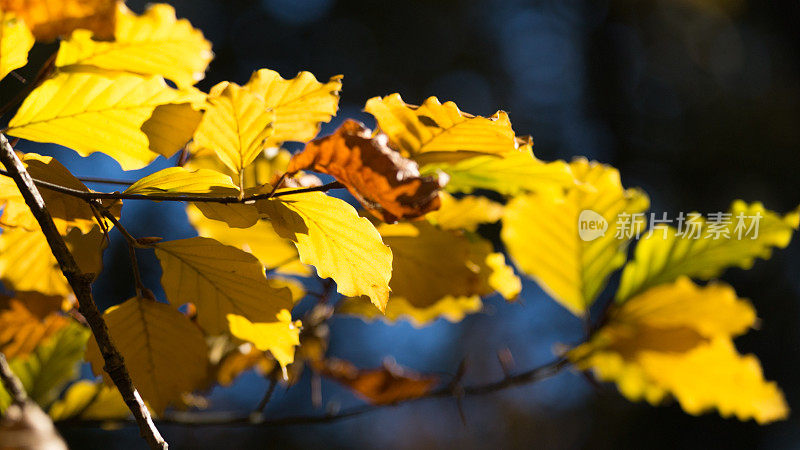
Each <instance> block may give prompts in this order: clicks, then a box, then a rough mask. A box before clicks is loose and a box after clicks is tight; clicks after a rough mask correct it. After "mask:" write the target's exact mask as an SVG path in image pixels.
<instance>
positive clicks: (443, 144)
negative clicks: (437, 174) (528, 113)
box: [364, 94, 517, 165]
mask: <svg viewBox="0 0 800 450" xmlns="http://www.w3.org/2000/svg"><path fill="white" fill-rule="evenodd" d="M364 110H365V111H367V112H368V113H370V114H372V115H373V116H375V120H377V122H378V127H379V128H380V130H381V131H382V132H384V133H386V135H387V136H389V142H390V143H391V146H392V148H396V149H398V150H400V151H401V152H402V153H403V156H407V157H410V158H412V159H414V160H416V161H417V162H418V163H419V164H420V165H424V164H428V163H435V162H455V161H459V160H461V159H464V158H469V157H473V156H478V155H481V154H490V155H495V156H499V155H506V154H513V153H514V152H516V151H517V144H516V140H515V136H514V130H512V129H511V122H510V121H509V119H508V114H506V113H505V112H503V111H498V112H497V113H495V114H494V115H493V116H492V117H490V118H485V117H480V116H473V115H471V114H467V113H464V112H461V111H460V110H459V109H458V106H456V104H455V103H453V102H446V103H444V104H442V103H440V102H439V99H437V98H436V97H430V98H428V99H427V100H425V102H423V103H422V105H420V106H413V105H408V104H406V103H405V102H404V101H403V99H402V98H401V97H400V94H392V95H389V96H386V97H383V98H380V97H374V98H371V99H369V100H368V101H367V105H366V107H365V108H364Z"/></svg>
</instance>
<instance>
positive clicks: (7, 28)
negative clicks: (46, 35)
mask: <svg viewBox="0 0 800 450" xmlns="http://www.w3.org/2000/svg"><path fill="white" fill-rule="evenodd" d="M31 47H33V35H32V34H31V32H30V30H28V27H26V26H25V22H24V21H23V20H21V19H18V18H17V17H16V16H15V15H14V14H13V13H11V14H9V13H8V12H7V11H6V10H5V8H0V80H2V79H3V78H5V76H6V75H8V73H9V72H11V71H12V70H14V69H19V68H20V67H24V66H25V64H27V63H28V51H29V50H30V49H31Z"/></svg>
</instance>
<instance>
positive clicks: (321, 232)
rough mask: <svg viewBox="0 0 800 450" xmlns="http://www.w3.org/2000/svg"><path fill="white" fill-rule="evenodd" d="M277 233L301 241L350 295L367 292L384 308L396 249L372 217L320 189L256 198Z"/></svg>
mask: <svg viewBox="0 0 800 450" xmlns="http://www.w3.org/2000/svg"><path fill="white" fill-rule="evenodd" d="M257 205H258V208H259V210H260V211H261V212H262V213H264V214H266V215H267V216H268V217H269V219H270V220H271V221H272V225H273V227H275V231H276V232H277V233H278V235H279V236H281V237H284V238H286V239H290V240H291V241H292V242H294V243H295V245H296V246H297V251H298V252H299V254H300V261H301V262H303V263H305V264H311V265H312V266H314V267H316V268H317V274H318V275H319V276H320V277H321V278H328V277H330V278H333V280H334V281H335V282H336V285H337V290H338V291H339V292H340V293H341V294H343V295H346V296H351V297H357V296H361V295H366V296H368V297H369V298H370V300H371V301H372V303H373V304H374V305H375V306H377V307H378V309H380V310H381V311H383V309H384V308H385V307H386V301H387V300H388V299H389V279H390V278H391V276H392V251H391V250H390V249H389V247H387V246H385V245H384V244H383V241H382V240H381V236H380V234H378V231H377V230H376V229H375V227H374V226H373V225H372V224H371V223H370V222H369V220H367V219H365V218H363V217H359V216H358V213H357V212H356V210H355V209H354V208H353V207H352V206H350V205H349V204H348V203H347V202H345V201H343V200H339V199H338V198H334V197H330V196H327V195H325V194H323V193H321V192H308V193H303V194H293V195H284V196H281V197H279V198H275V199H272V200H261V201H259V202H258V203H257Z"/></svg>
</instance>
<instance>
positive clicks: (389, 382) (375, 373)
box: [316, 358, 438, 405]
mask: <svg viewBox="0 0 800 450" xmlns="http://www.w3.org/2000/svg"><path fill="white" fill-rule="evenodd" d="M316 369H317V371H318V372H319V373H320V374H321V375H323V376H326V377H328V378H331V379H333V380H336V381H337V382H339V383H341V384H343V385H345V386H347V387H349V388H350V389H352V390H353V391H354V392H355V393H357V394H358V395H359V396H361V397H363V398H364V399H365V400H367V401H369V402H370V403H372V404H374V405H388V404H392V403H397V402H401V401H403V400H410V399H412V398H417V397H422V396H423V395H425V394H427V393H428V392H430V391H431V389H433V387H434V386H436V383H437V382H438V378H437V377H435V376H433V375H423V374H419V373H416V372H413V371H411V370H408V369H405V368H403V367H401V366H399V365H397V364H396V363H395V362H393V361H384V363H383V366H381V367H379V368H376V369H359V368H357V367H356V366H354V365H353V364H352V363H350V362H348V361H344V360H341V359H335V358H329V359H326V360H324V361H322V362H320V363H318V364H316Z"/></svg>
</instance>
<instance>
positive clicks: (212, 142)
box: [194, 81, 275, 173]
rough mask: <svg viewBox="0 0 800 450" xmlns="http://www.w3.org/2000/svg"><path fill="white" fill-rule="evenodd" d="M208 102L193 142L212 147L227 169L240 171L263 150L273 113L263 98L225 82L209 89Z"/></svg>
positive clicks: (270, 133)
mask: <svg viewBox="0 0 800 450" xmlns="http://www.w3.org/2000/svg"><path fill="white" fill-rule="evenodd" d="M208 102H209V106H208V108H207V109H206V112H205V113H204V114H203V119H202V120H201V121H200V126H198V127H197V131H195V133H194V142H195V144H196V145H197V146H198V147H200V148H207V149H213V150H214V151H215V152H216V154H217V156H218V157H219V158H220V159H221V160H222V162H223V163H225V165H226V166H228V168H230V169H231V170H232V171H234V172H235V173H240V172H241V171H242V169H244V168H245V167H247V166H248V165H249V164H250V163H252V162H253V160H254V159H255V158H256V156H258V154H259V153H260V152H261V151H262V150H263V149H264V141H265V140H266V139H267V138H268V137H269V136H271V135H272V133H273V128H272V121H273V120H274V118H275V113H274V112H273V111H271V110H269V109H268V107H267V105H266V104H265V103H264V99H263V98H261V97H259V96H258V95H256V94H253V93H252V92H250V91H249V90H248V89H246V88H243V87H241V86H239V85H237V84H234V83H228V82H227V81H223V82H222V83H219V84H218V85H216V86H214V87H213V88H211V92H210V93H209V94H208Z"/></svg>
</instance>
